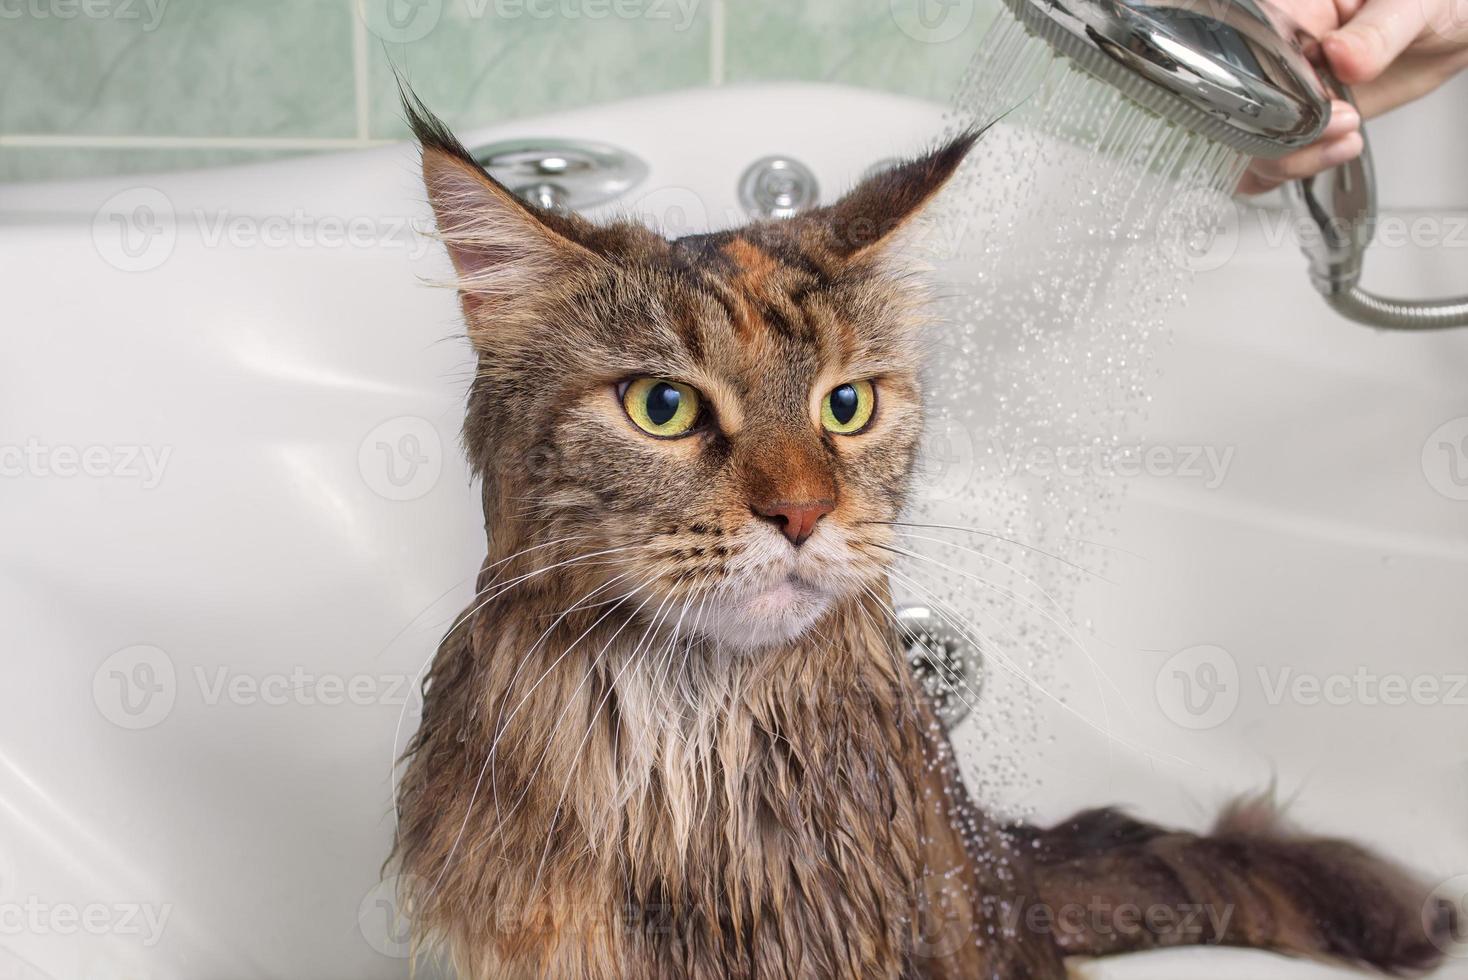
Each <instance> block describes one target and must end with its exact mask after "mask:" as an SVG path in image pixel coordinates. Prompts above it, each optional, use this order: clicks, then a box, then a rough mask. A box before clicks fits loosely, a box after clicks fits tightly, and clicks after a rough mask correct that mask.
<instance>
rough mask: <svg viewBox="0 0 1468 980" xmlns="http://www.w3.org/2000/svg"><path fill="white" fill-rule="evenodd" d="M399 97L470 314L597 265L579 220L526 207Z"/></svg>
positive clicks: (416, 104)
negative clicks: (580, 268)
mask: <svg viewBox="0 0 1468 980" xmlns="http://www.w3.org/2000/svg"><path fill="white" fill-rule="evenodd" d="M401 91H402V97H403V109H404V112H405V113H406V114H407V118H408V124H409V125H410V126H411V127H412V129H413V135H414V136H415V137H417V140H418V144H419V145H420V146H421V147H422V149H423V183H424V185H425V187H427V189H428V200H429V203H431V204H432V205H433V213H434V217H435V219H436V221H437V224H438V233H439V237H440V238H441V239H442V241H443V243H444V245H445V246H446V247H447V248H448V253H449V258H450V259H451V260H453V263H454V270H455V272H457V274H458V275H457V279H456V283H457V285H458V287H459V293H460V295H461V296H462V297H463V300H464V304H465V308H466V311H473V310H475V309H478V308H481V307H486V306H487V307H491V308H493V307H496V306H499V305H501V304H504V303H507V302H510V301H512V300H513V299H514V298H515V297H516V296H523V295H530V294H532V293H533V291H535V290H536V289H544V287H545V284H546V283H547V282H549V281H552V280H553V279H554V278H555V277H557V276H562V275H565V274H566V273H568V272H569V271H571V270H573V269H574V268H576V267H577V266H579V265H587V264H594V263H595V262H596V261H597V259H596V256H595V255H594V254H593V253H592V252H591V251H589V250H588V249H587V248H586V247H585V246H583V245H582V244H581V243H580V242H578V241H577V238H578V233H579V232H580V231H581V230H582V229H581V223H580V222H578V219H576V218H574V217H565V216H561V215H556V214H551V213H549V212H546V211H542V210H540V209H538V208H536V207H534V206H532V205H531V204H529V203H528V202H526V201H524V200H522V199H521V198H520V197H519V196H517V195H516V194H514V193H513V192H511V191H510V190H509V189H508V188H506V187H505V186H504V185H503V184H501V183H500V182H499V181H497V180H495V179H494V178H493V177H491V176H490V175H489V173H488V172H487V171H485V169H484V168H483V167H482V166H480V165H479V163H478V162H477V161H476V160H475V159H474V157H473V156H472V155H471V154H470V153H469V151H468V150H467V149H465V148H464V145H463V144H462V143H460V142H459V140H458V138H457V137H455V136H454V134H453V133H451V132H450V131H449V129H448V127H447V126H446V125H444V123H443V121H442V120H440V119H439V118H438V117H437V116H435V115H433V113H431V112H429V111H428V109H427V108H426V107H425V106H424V105H423V103H422V102H421V101H420V100H419V99H418V97H417V96H416V95H413V94H412V93H411V92H410V91H408V90H407V89H406V88H404V89H402V90H401Z"/></svg>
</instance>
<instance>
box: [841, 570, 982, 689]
mask: <svg viewBox="0 0 1468 980" xmlns="http://www.w3.org/2000/svg"><path fill="white" fill-rule="evenodd" d="M866 593H867V595H869V596H871V598H872V599H873V600H875V601H876V603H877V608H878V609H879V610H881V612H882V613H883V614H884V615H885V616H886V617H887V619H888V620H889V621H890V622H891V624H892V627H893V629H894V630H896V631H897V632H898V635H899V637H900V635H901V629H902V622H901V620H899V619H898V618H897V613H896V611H895V610H894V609H893V608H892V607H891V606H890V605H889V604H888V603H887V602H886V601H885V600H884V599H883V598H882V597H881V596H879V595H877V593H876V592H873V591H872V590H870V589H867V590H866ZM866 615H867V616H868V618H870V616H871V614H870V613H867V614H866ZM892 650H893V658H894V661H895V663H896V666H897V668H898V669H899V670H901V671H907V670H911V669H912V666H911V664H908V663H906V662H905V661H906V657H905V656H903V655H902V654H901V653H899V652H898V651H897V648H896V646H895V645H894V646H893V647H892ZM933 663H934V664H935V665H936V666H938V667H939V668H942V669H944V670H946V671H948V672H949V673H952V675H953V677H952V678H951V679H950V680H949V681H948V683H949V685H950V686H952V685H953V684H955V683H956V684H957V685H958V686H957V687H954V688H953V693H954V696H955V697H957V698H958V700H959V701H960V702H962V704H963V706H964V707H965V708H967V709H968V710H969V711H976V710H977V709H978V706H979V705H980V704H983V703H984V694H983V692H982V691H975V690H974V689H973V688H972V687H971V686H970V685H969V683H968V681H967V680H965V679H964V677H963V675H962V674H960V673H959V672H958V671H957V670H955V669H954V668H951V667H947V665H945V664H943V663H942V662H941V661H940V660H938V659H937V658H934V660H933ZM960 688H961V689H962V690H960ZM965 692H967V693H968V694H971V695H973V700H969V699H968V698H966V697H964V693H965Z"/></svg>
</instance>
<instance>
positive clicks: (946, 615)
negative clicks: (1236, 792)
mask: <svg viewBox="0 0 1468 980" xmlns="http://www.w3.org/2000/svg"><path fill="white" fill-rule="evenodd" d="M892 574H894V575H898V576H899V577H900V578H904V579H905V584H907V585H908V586H909V587H911V588H914V589H917V590H918V591H919V592H922V593H924V594H926V595H927V596H928V598H929V600H930V601H931V602H932V603H933V605H934V607H935V610H936V611H937V613H938V615H940V616H941V617H943V619H944V620H945V621H947V622H948V624H949V625H950V626H952V627H953V628H954V629H956V630H958V631H959V632H960V634H961V635H963V636H965V638H967V639H968V641H969V642H970V643H977V642H978V640H977V639H976V638H975V636H974V635H973V634H975V633H978V634H979V635H980V636H982V632H981V631H980V630H979V629H978V627H976V626H974V625H973V623H971V622H970V621H969V620H968V619H967V617H965V616H964V615H963V614H962V613H960V612H958V610H956V609H953V608H952V606H951V605H950V604H949V603H948V602H947V601H945V600H944V599H943V598H941V597H940V596H938V595H936V594H935V593H933V592H932V591H931V590H929V589H927V588H926V587H924V586H923V585H922V584H921V583H919V582H915V581H913V580H912V579H910V578H906V577H905V576H901V575H900V573H897V572H895V571H893V572H892ZM987 648H988V649H989V650H990V651H991V652H993V653H994V654H995V658H996V662H997V663H998V664H999V665H1000V666H1001V667H1003V668H1004V669H1005V670H1006V671H1007V672H1009V673H1011V674H1012V675H1014V676H1015V677H1018V678H1019V679H1020V680H1022V681H1023V682H1024V683H1025V684H1026V685H1027V686H1028V687H1030V688H1031V689H1032V690H1034V691H1036V692H1037V693H1039V694H1040V696H1041V697H1043V698H1045V699H1046V700H1048V701H1050V702H1051V703H1053V704H1054V705H1056V706H1057V707H1058V708H1060V710H1061V711H1063V712H1064V713H1065V714H1067V715H1070V716H1071V717H1072V718H1075V719H1076V720H1077V721H1079V722H1080V723H1081V724H1083V725H1085V726H1086V727H1087V728H1090V729H1092V730H1093V731H1095V732H1096V733H1097V734H1099V735H1101V736H1102V737H1104V738H1105V739H1106V740H1107V746H1108V751H1110V750H1112V749H1113V748H1114V746H1115V745H1121V746H1122V747H1124V748H1127V749H1129V750H1131V751H1133V752H1137V753H1139V754H1140V755H1142V756H1144V757H1146V758H1161V759H1165V760H1167V761H1168V762H1174V763H1177V764H1179V765H1184V766H1188V767H1189V768H1196V764H1194V763H1191V762H1189V761H1188V760H1186V759H1183V758H1180V757H1178V756H1174V755H1171V754H1169V753H1165V752H1162V753H1158V752H1154V751H1152V750H1151V749H1148V748H1146V747H1145V746H1140V745H1137V744H1136V743H1133V742H1130V741H1128V740H1125V739H1122V738H1121V737H1119V736H1118V735H1116V734H1115V733H1114V732H1112V731H1109V730H1108V729H1107V728H1102V727H1101V726H1099V725H1097V724H1096V723H1095V722H1094V721H1092V720H1091V719H1089V718H1087V717H1086V716H1085V715H1083V714H1081V713H1080V712H1079V711H1077V710H1075V708H1073V707H1071V706H1070V705H1068V704H1066V703H1065V701H1064V700H1062V699H1061V698H1059V697H1057V696H1056V695H1054V694H1052V693H1051V692H1050V691H1049V690H1048V689H1047V688H1046V687H1045V686H1044V685H1042V684H1040V683H1039V682H1038V681H1036V680H1035V679H1034V678H1032V677H1030V676H1029V675H1028V674H1027V673H1025V672H1024V670H1022V669H1021V668H1020V667H1019V665H1017V664H1015V663H1014V662H1013V661H1011V660H1010V659H1009V657H1007V656H1005V654H1004V653H1003V651H1002V649H999V648H997V647H996V646H994V644H993V643H992V641H990V642H989V644H988V647H987ZM1102 707H1103V710H1104V709H1105V699H1104V698H1102ZM1108 724H1109V712H1108Z"/></svg>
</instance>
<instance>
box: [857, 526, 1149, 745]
mask: <svg viewBox="0 0 1468 980" xmlns="http://www.w3.org/2000/svg"><path fill="white" fill-rule="evenodd" d="M876 547H878V548H881V549H882V550H883V551H889V552H891V553H893V554H895V555H901V556H902V557H904V558H907V559H909V560H911V561H917V562H927V563H928V564H930V565H932V566H934V567H935V568H939V569H941V570H943V571H945V572H950V573H952V574H955V575H960V576H962V577H964V578H966V579H969V580H970V581H972V582H976V583H978V584H979V585H981V586H983V587H984V588H986V589H989V590H990V591H992V592H996V593H998V594H999V595H1001V596H1003V597H1004V598H1006V599H1012V600H1015V601H1017V602H1019V603H1020V604H1021V605H1023V606H1024V607H1025V608H1026V609H1029V610H1030V611H1031V612H1033V613H1035V614H1036V615H1037V616H1040V617H1041V618H1042V619H1044V620H1045V621H1046V622H1047V623H1049V624H1050V625H1051V626H1054V627H1055V628H1056V629H1057V630H1059V631H1060V633H1061V635H1062V636H1064V637H1065V638H1066V639H1067V640H1069V641H1070V642H1071V644H1072V645H1073V646H1074V647H1075V648H1076V649H1077V650H1079V651H1080V653H1081V655H1082V656H1083V657H1085V658H1086V662H1087V663H1088V664H1089V665H1090V667H1091V672H1092V675H1093V677H1095V679H1096V682H1097V687H1098V689H1099V687H1100V683H1101V680H1102V679H1104V680H1105V681H1106V683H1107V684H1109V685H1110V686H1111V689H1112V690H1113V691H1115V692H1116V695H1117V697H1119V698H1121V699H1122V701H1123V703H1125V701H1126V696H1125V695H1124V694H1122V691H1121V688H1119V687H1118V686H1117V685H1116V682H1115V681H1114V680H1113V679H1112V678H1111V676H1110V675H1109V674H1107V673H1106V671H1104V670H1103V669H1102V668H1101V665H1100V664H1099V663H1097V661H1096V658H1095V657H1094V656H1092V655H1091V651H1090V650H1089V649H1088V648H1087V647H1086V645H1085V643H1083V642H1082V641H1081V638H1080V637H1079V636H1077V635H1076V634H1075V633H1074V632H1073V631H1072V630H1071V628H1070V626H1071V625H1074V624H1069V625H1068V624H1067V623H1063V622H1061V621H1060V620H1058V619H1056V618H1055V617H1054V616H1051V615H1050V614H1049V613H1048V612H1047V611H1046V610H1045V609H1043V608H1041V607H1040V605H1039V604H1038V603H1034V602H1031V601H1030V600H1029V599H1027V598H1026V597H1024V596H1022V595H1019V594H1018V593H1016V592H1013V591H1011V590H1009V589H1006V588H1004V587H1003V586H1001V585H997V584H995V583H994V582H990V581H989V580H988V579H986V578H984V577H983V576H981V575H977V574H975V573H973V572H969V571H965V570H964V569H961V568H955V567H954V566H952V565H949V564H948V563H946V562H942V561H939V560H938V559H936V558H933V557H932V556H930V555H924V554H921V553H920V552H916V551H908V550H906V549H904V548H894V547H891V546H890V545H883V544H879V545H876ZM999 626H1000V628H1001V629H1003V630H1004V631H1005V632H1006V633H1008V634H1009V636H1010V638H1011V639H1013V640H1014V642H1015V643H1016V645H1018V646H1021V647H1023V646H1024V645H1025V644H1024V643H1022V641H1021V640H1020V639H1019V637H1018V636H1016V635H1015V634H1014V631H1013V630H1011V629H1009V628H1008V627H1007V626H1005V624H1004V623H1002V622H1001V623H1000V624H999ZM1102 704H1103V705H1104V704H1105V699H1104V698H1103V699H1102ZM1128 707H1129V708H1130V706H1128ZM1108 725H1109V719H1108Z"/></svg>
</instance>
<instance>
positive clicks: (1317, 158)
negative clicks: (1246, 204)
mask: <svg viewBox="0 0 1468 980" xmlns="http://www.w3.org/2000/svg"><path fill="white" fill-rule="evenodd" d="M1352 115H1353V116H1354V113H1353V114H1352ZM1353 122H1354V125H1355V126H1356V127H1359V126H1360V124H1361V119H1360V117H1359V116H1354V119H1353ZM1364 145H1365V143H1364V141H1363V140H1362V137H1361V132H1360V130H1359V129H1357V128H1354V127H1353V128H1352V129H1350V130H1349V131H1347V132H1346V133H1345V134H1344V135H1339V136H1334V137H1326V138H1323V139H1321V140H1319V141H1317V142H1315V143H1311V144H1310V145H1309V146H1307V147H1305V148H1304V149H1303V150H1296V151H1295V152H1294V153H1291V154H1290V155H1289V156H1287V157H1281V158H1280V159H1278V160H1255V161H1254V162H1253V163H1252V164H1251V165H1250V167H1249V169H1248V171H1246V172H1245V173H1244V177H1243V179H1242V180H1240V181H1239V193H1240V194H1263V193H1264V192H1265V191H1272V190H1274V189H1275V188H1276V187H1278V186H1279V185H1281V184H1284V183H1287V182H1289V181H1291V180H1299V179H1300V178H1301V177H1310V176H1313V175H1314V174H1318V173H1320V172H1321V171H1324V170H1329V169H1330V168H1331V167H1338V166H1340V165H1341V164H1343V163H1345V162H1346V161H1348V160H1354V159H1355V158H1356V157H1358V156H1360V155H1361V148H1362V147H1363V146H1364Z"/></svg>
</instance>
